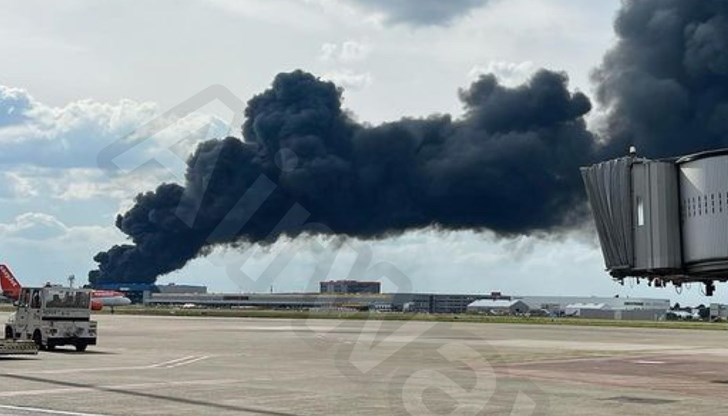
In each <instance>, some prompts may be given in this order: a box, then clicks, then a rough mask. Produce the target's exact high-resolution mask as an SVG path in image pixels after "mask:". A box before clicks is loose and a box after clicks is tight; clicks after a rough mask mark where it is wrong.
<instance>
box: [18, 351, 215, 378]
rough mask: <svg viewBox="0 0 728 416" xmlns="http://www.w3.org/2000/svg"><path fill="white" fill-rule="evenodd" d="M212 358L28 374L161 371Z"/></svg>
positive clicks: (191, 357)
mask: <svg viewBox="0 0 728 416" xmlns="http://www.w3.org/2000/svg"><path fill="white" fill-rule="evenodd" d="M210 357H212V356H211V355H202V356H197V355H188V356H186V357H182V358H176V359H174V360H169V361H164V362H161V363H156V364H150V365H135V366H123V367H90V368H66V369H61V370H41V371H28V372H26V374H76V373H97V372H104V371H130V370H149V369H160V368H177V367H181V366H183V365H188V364H192V363H196V362H198V361H202V360H206V359H208V358H210Z"/></svg>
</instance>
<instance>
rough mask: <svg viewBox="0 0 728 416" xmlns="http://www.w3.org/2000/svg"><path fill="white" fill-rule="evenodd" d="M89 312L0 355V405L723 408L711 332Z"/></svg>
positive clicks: (297, 409)
mask: <svg viewBox="0 0 728 416" xmlns="http://www.w3.org/2000/svg"><path fill="white" fill-rule="evenodd" d="M6 317H7V314H0V320H2V321H4V320H5V319H6ZM96 318H97V319H98V321H99V326H100V337H99V342H100V345H98V346H96V347H90V348H89V351H88V352H86V353H76V352H75V351H72V350H71V349H69V350H66V351H64V350H59V351H58V352H41V353H40V355H39V356H37V357H32V358H21V357H17V358H4V359H0V386H2V388H0V416H2V415H68V416H72V415H203V414H215V415H227V414H251V415H348V414H351V415H386V414H397V415H408V414H411V415H426V414H438V415H448V414H457V415H476V414H488V415H531V414H533V415H566V416H568V415H584V414H589V415H590V416H598V415H614V414H629V415H656V414H660V415H665V414H669V415H691V416H692V415H701V414H727V413H728V342H727V341H728V334H726V333H725V332H722V331H696V330H665V329H628V328H598V327H574V326H531V325H504V324H450V323H437V324H435V323H431V322H391V321H390V322H379V321H366V322H364V321H334V320H283V319H244V318H181V317H179V318H178V317H152V316H122V315H99V316H97V317H96Z"/></svg>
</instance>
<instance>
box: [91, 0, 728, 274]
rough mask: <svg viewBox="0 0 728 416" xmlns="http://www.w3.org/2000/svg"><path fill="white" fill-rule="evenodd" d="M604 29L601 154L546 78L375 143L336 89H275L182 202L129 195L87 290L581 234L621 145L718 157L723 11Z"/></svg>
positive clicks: (193, 176)
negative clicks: (277, 247)
mask: <svg viewBox="0 0 728 416" xmlns="http://www.w3.org/2000/svg"><path fill="white" fill-rule="evenodd" d="M614 26H615V31H616V34H617V37H618V41H617V43H616V45H615V46H614V47H613V48H612V49H611V50H609V51H608V52H607V54H606V55H605V57H604V60H603V62H602V64H601V66H600V67H599V68H598V69H597V70H596V71H595V72H594V76H593V79H594V81H595V85H596V97H597V100H598V103H599V104H600V110H602V111H603V112H604V113H605V114H606V117H605V118H604V120H603V121H604V125H603V126H601V127H602V130H601V133H602V134H601V137H599V138H598V140H597V138H596V137H595V136H593V135H592V134H591V133H590V132H589V131H587V130H586V128H585V123H584V120H583V118H582V117H583V116H584V115H585V114H586V113H587V112H588V111H589V110H590V103H589V100H588V99H587V98H586V97H585V96H584V95H583V94H581V93H573V94H572V93H570V92H569V91H568V89H567V85H566V84H567V80H566V76H565V75H563V74H559V73H554V72H548V71H543V70H542V71H540V72H538V73H537V74H535V75H534V76H533V78H532V79H531V80H530V81H529V82H528V83H527V84H526V85H523V86H520V87H517V88H506V87H504V86H502V85H499V84H498V82H497V81H496V79H495V78H494V77H493V76H484V77H482V78H481V79H480V80H478V81H477V82H475V83H474V84H473V85H471V86H470V88H468V89H467V90H464V91H461V98H462V101H463V104H464V106H465V115H464V116H463V117H462V118H461V119H457V120H453V119H452V118H451V117H450V116H447V115H437V116H432V117H430V118H426V119H403V120H401V121H398V122H394V123H387V124H383V125H381V126H376V127H369V126H365V125H362V124H359V123H356V122H355V121H354V120H352V119H351V118H350V117H349V116H348V115H347V113H346V112H344V111H343V110H342V108H341V91H340V90H338V89H337V88H336V87H335V86H334V85H333V84H331V83H329V82H323V81H321V80H319V79H317V78H315V77H314V76H312V75H310V74H307V73H304V72H300V71H297V72H293V73H288V74H280V75H279V76H278V77H276V79H275V81H274V83H273V86H272V88H271V89H269V90H268V91H265V92H264V93H262V94H260V95H258V96H256V97H254V98H253V99H252V100H250V102H249V103H248V108H247V109H246V110H245V115H246V121H245V124H244V126H243V140H239V139H235V138H226V139H223V140H212V141H209V142H206V143H202V144H201V145H200V146H199V147H198V149H197V150H196V152H195V153H194V154H193V155H192V156H191V157H190V159H189V162H188V170H187V174H186V182H185V184H184V186H180V185H175V184H165V185H161V186H160V187H159V188H158V189H157V190H156V191H154V192H149V193H146V194H143V195H139V196H138V197H137V199H136V205H135V206H134V207H133V208H132V209H130V210H129V211H128V212H126V213H125V214H123V215H121V216H119V217H118V218H117V223H116V225H117V226H118V227H119V229H121V230H122V231H123V232H124V233H126V234H127V235H129V237H130V239H131V244H128V245H122V246H115V247H113V248H111V249H110V250H109V251H107V252H102V253H99V254H97V255H96V257H95V260H96V261H97V262H98V263H99V269H98V270H94V271H92V272H91V273H90V274H89V278H90V280H91V282H92V283H94V282H95V283H100V282H108V281H118V282H122V281H133V282H152V281H154V280H155V279H156V277H157V276H159V275H161V274H164V273H168V272H170V271H173V270H176V269H178V268H180V267H182V266H183V265H184V264H185V263H186V262H187V261H189V260H190V259H192V258H194V257H195V256H198V255H200V254H204V253H205V252H206V250H208V249H209V248H210V247H213V246H215V245H218V244H228V243H234V242H253V243H262V244H265V243H269V242H271V241H275V239H276V238H277V237H279V236H280V235H290V236H296V235H298V234H300V233H302V232H306V231H308V232H312V233H314V232H328V233H336V234H341V235H347V236H356V237H362V238H378V237H382V236H387V235H391V234H397V233H401V232H404V231H406V230H409V229H415V228H422V227H427V226H431V225H434V226H439V227H442V228H444V229H450V230H457V229H463V228H468V229H490V230H493V231H495V232H497V233H499V234H503V235H508V234H526V233H530V232H534V231H541V230H542V231H550V230H554V229H558V228H560V227H564V226H568V225H570V224H572V223H574V222H578V221H579V219H580V218H582V217H581V216H580V215H579V214H580V213H581V212H582V209H583V206H584V205H583V195H582V191H581V183H580V179H579V174H578V171H577V167H578V166H580V165H583V164H586V163H589V162H591V161H594V160H596V159H605V158H610V157H614V156H619V155H623V154H625V153H626V149H627V148H628V146H629V145H632V144H634V145H636V146H637V148H638V151H639V152H640V153H642V154H645V155H647V156H649V157H662V156H674V155H680V154H686V153H691V152H696V151H700V150H705V149H712V148H717V147H726V146H728V1H726V0H625V1H624V2H623V6H622V8H621V10H620V11H619V14H618V16H617V19H616V22H615V25H614ZM313 224H317V225H313Z"/></svg>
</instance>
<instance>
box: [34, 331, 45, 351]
mask: <svg viewBox="0 0 728 416" xmlns="http://www.w3.org/2000/svg"><path fill="white" fill-rule="evenodd" d="M33 342H35V345H37V346H38V349H39V350H42V349H44V347H43V335H42V334H41V333H40V331H39V330H37V329H36V330H35V332H33Z"/></svg>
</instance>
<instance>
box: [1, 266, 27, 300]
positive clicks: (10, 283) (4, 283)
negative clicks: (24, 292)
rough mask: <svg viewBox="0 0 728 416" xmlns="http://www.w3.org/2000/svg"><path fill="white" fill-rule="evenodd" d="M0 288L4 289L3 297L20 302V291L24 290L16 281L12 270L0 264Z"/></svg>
mask: <svg viewBox="0 0 728 416" xmlns="http://www.w3.org/2000/svg"><path fill="white" fill-rule="evenodd" d="M0 287H1V288H2V294H3V296H5V297H7V298H10V299H12V300H18V299H19V298H20V289H22V286H20V283H19V282H18V281H17V280H16V279H15V276H14V275H13V272H11V271H10V268H9V267H8V266H6V265H4V264H0Z"/></svg>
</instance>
